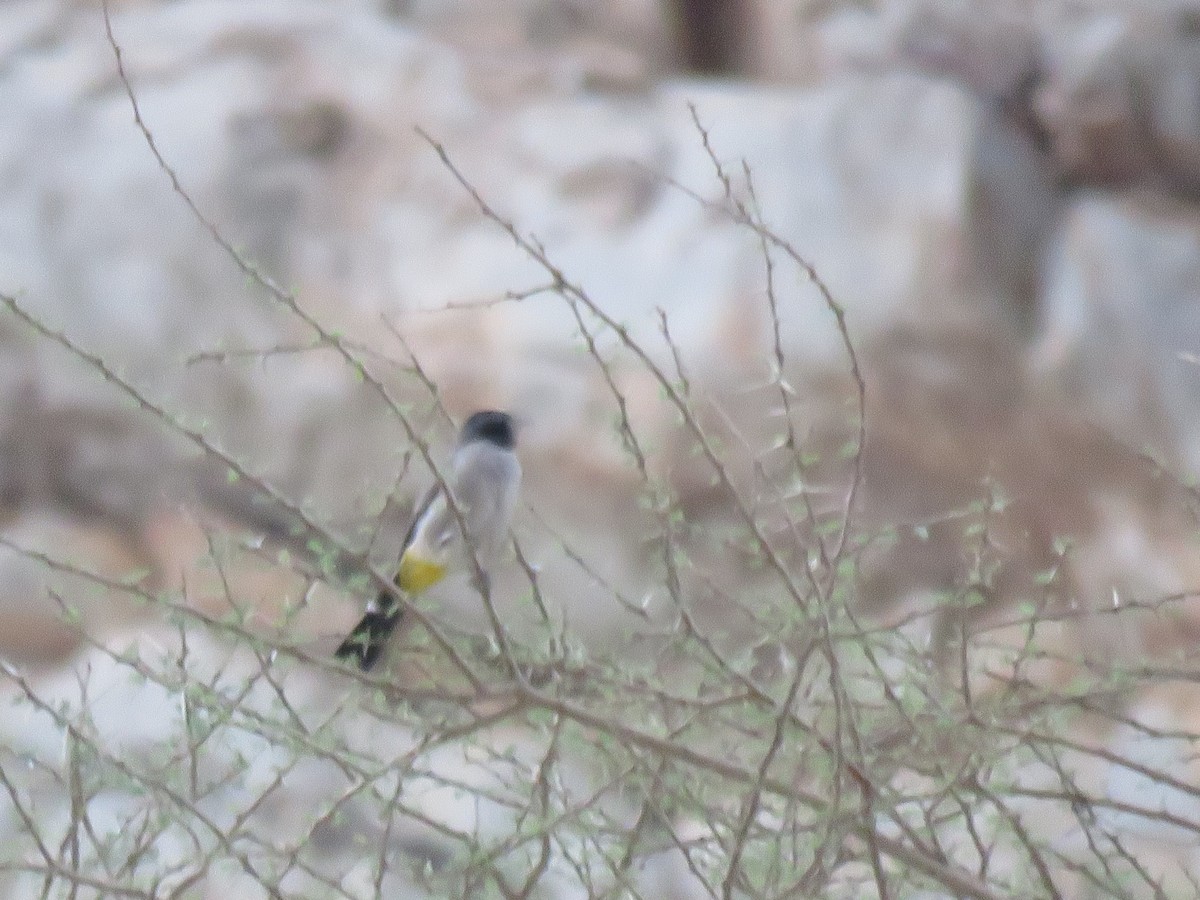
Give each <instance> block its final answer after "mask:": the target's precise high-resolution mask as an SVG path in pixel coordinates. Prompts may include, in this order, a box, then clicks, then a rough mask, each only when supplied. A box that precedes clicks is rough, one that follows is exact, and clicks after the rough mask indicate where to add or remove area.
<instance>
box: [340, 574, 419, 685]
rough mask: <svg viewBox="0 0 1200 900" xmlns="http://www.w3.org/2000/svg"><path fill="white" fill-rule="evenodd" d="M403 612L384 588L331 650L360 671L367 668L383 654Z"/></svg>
mask: <svg viewBox="0 0 1200 900" xmlns="http://www.w3.org/2000/svg"><path fill="white" fill-rule="evenodd" d="M403 614H404V611H403V610H402V609H401V608H400V606H399V604H397V603H396V601H395V600H394V599H392V597H391V595H390V594H388V593H387V592H386V591H384V592H381V593H380V595H379V599H378V600H376V601H375V608H373V609H371V610H369V611H368V612H367V614H366V615H365V616H363V617H362V619H360V620H359V623H358V624H357V625H355V626H354V630H353V631H351V632H350V635H349V637H347V638H346V639H345V640H344V641H342V644H341V646H340V647H338V648H337V650H336V651H334V656H336V657H337V658H338V659H344V660H353V661H354V663H355V664H356V665H357V666H358V667H359V668H360V669H362V670H363V671H364V672H366V671H368V670H369V669H370V668H371V667H372V666H373V665H375V663H376V662H378V661H379V657H380V656H381V655H382V654H383V649H384V647H386V646H387V641H388V638H389V637H391V634H392V632H393V631H395V630H396V626H397V625H399V624H400V619H401V617H402V616H403Z"/></svg>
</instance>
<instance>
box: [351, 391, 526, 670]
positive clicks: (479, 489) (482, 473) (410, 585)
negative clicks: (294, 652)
mask: <svg viewBox="0 0 1200 900" xmlns="http://www.w3.org/2000/svg"><path fill="white" fill-rule="evenodd" d="M515 443H516V442H515V435H514V428H513V420H512V416H510V415H509V414H508V413H504V412H497V411H495V410H483V411H481V412H477V413H474V414H473V415H472V416H471V417H470V418H469V419H467V421H466V423H465V424H464V425H463V427H462V431H461V432H460V433H459V436H458V445H457V446H456V447H455V450H454V456H453V457H452V459H451V470H450V474H449V476H448V477H447V478H446V484H447V486H448V487H449V488H450V491H451V494H452V495H453V497H454V505H455V506H456V507H457V508H458V511H459V512H460V513H461V514H462V521H463V522H464V523H465V525H466V532H467V533H466V535H465V540H464V535H463V533H462V529H460V528H459V522H458V517H457V516H455V514H454V508H453V507H451V505H450V504H449V503H448V502H447V499H446V493H445V491H443V490H442V487H441V485H434V486H433V487H432V488H430V490H429V493H427V494H426V495H425V497H424V499H423V500H422V501H421V503H420V504H418V506H417V510H416V513H415V514H414V516H413V522H412V525H411V526H410V527H409V529H408V534H407V535H405V538H404V550H403V552H402V553H401V555H400V567H399V571H398V572H397V573H396V577H395V584H396V587H398V588H399V589H400V590H401V591H403V592H404V593H405V594H406V595H408V596H410V597H412V596H416V595H417V594H420V593H421V592H422V591H425V590H428V589H429V588H431V587H433V586H434V585H435V584H437V583H438V582H439V581H441V580H442V579H443V578H445V577H446V575H447V574H448V573H449V572H450V571H451V570H452V569H454V568H469V567H470V566H471V562H470V559H471V557H470V551H471V550H472V549H473V550H474V551H475V558H476V559H477V560H478V561H479V564H480V566H481V567H483V568H485V569H486V567H487V565H488V563H490V562H491V561H492V560H493V559H494V557H495V556H496V554H497V553H499V551H500V549H501V547H502V545H503V542H504V539H505V537H506V536H507V535H508V526H509V523H510V522H511V521H512V514H513V509H514V507H515V506H516V503H517V492H518V490H519V489H520V486H521V464H520V462H518V461H517V456H516V454H515V453H514V452H513V448H514V446H515ZM403 612H404V611H403V609H402V607H401V606H400V605H399V604H398V603H396V601H395V600H394V599H393V598H392V597H391V595H389V594H388V592H387V591H381V592H380V593H379V596H378V597H376V598H375V601H374V602H373V603H370V604H368V606H367V613H366V615H365V616H363V617H362V620H361V621H360V622H359V623H358V624H357V625H356V626H354V630H353V631H351V632H350V635H349V637H347V638H346V640H344V641H343V642H342V644H341V646H340V647H338V649H337V651H336V652H335V654H334V655H335V656H336V657H337V658H338V659H345V660H353V661H354V662H355V663H356V664H357V665H358V667H359V668H360V669H362V670H363V671H364V672H366V671H367V670H369V669H370V668H371V667H372V666H373V665H375V663H376V662H377V661H378V660H379V657H380V655H381V654H382V653H383V649H384V647H385V646H386V645H387V640H388V637H389V636H390V635H391V634H392V632H393V631H394V630H395V628H396V626H397V625H398V624H399V623H400V620H401V617H402V616H403Z"/></svg>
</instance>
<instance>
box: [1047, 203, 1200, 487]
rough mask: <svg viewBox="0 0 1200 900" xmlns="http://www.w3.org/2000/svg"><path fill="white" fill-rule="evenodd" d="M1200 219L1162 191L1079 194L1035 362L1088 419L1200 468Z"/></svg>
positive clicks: (1056, 253) (1052, 274)
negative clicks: (1197, 357)
mask: <svg viewBox="0 0 1200 900" xmlns="http://www.w3.org/2000/svg"><path fill="white" fill-rule="evenodd" d="M1198 259H1200V212H1198V211H1197V210H1196V209H1195V208H1193V207H1191V206H1188V205H1185V204H1181V203H1179V202H1177V201H1173V200H1171V199H1169V198H1165V197H1162V196H1161V195H1156V194H1152V193H1141V194H1126V195H1123V196H1118V197H1112V196H1108V195H1104V194H1099V193H1095V192H1092V193H1088V194H1083V195H1080V196H1079V197H1078V198H1077V199H1076V200H1075V201H1073V202H1072V204H1071V205H1070V207H1069V208H1068V210H1067V211H1066V214H1065V217H1064V219H1063V222H1062V224H1061V226H1060V227H1059V229H1058V232H1057V234H1056V237H1055V239H1054V241H1053V242H1052V244H1051V245H1050V249H1049V253H1048V257H1047V262H1046V274H1045V293H1044V301H1043V302H1044V312H1043V317H1044V319H1043V324H1042V330H1041V337H1040V340H1039V345H1038V347H1037V348H1036V349H1035V356H1034V361H1035V364H1036V365H1037V366H1038V367H1039V370H1040V372H1041V373H1042V374H1043V376H1044V377H1049V378H1052V379H1053V380H1054V382H1055V383H1057V384H1059V385H1060V386H1061V389H1062V390H1063V392H1064V395H1065V396H1066V397H1067V398H1068V400H1069V402H1070V403H1072V404H1073V405H1074V406H1075V408H1076V409H1077V410H1078V411H1079V412H1080V414H1082V415H1083V416H1085V417H1086V418H1088V419H1090V420H1092V421H1094V422H1096V423H1098V424H1100V425H1102V426H1103V427H1105V428H1106V429H1108V430H1109V431H1111V432H1112V433H1113V434H1115V435H1117V436H1118V437H1119V439H1120V440H1122V441H1124V442H1125V443H1127V444H1128V445H1129V446H1131V447H1133V448H1136V449H1138V450H1141V449H1144V448H1147V447H1148V448H1179V451H1180V453H1181V455H1182V459H1183V461H1184V463H1185V464H1186V466H1187V468H1188V469H1189V470H1192V471H1195V469H1196V467H1197V466H1198V465H1200V431H1198V429H1197V426H1196V422H1197V416H1198V414H1200V370H1198V369H1197V368H1196V365H1195V364H1194V363H1193V362H1189V360H1191V359H1192V355H1194V354H1196V353H1197V352H1198V350H1200V313H1198V312H1197V303H1196V301H1197V290H1198V289H1200V288H1198V286H1200V263H1198V262H1197V260H1198Z"/></svg>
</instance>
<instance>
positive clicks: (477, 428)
mask: <svg viewBox="0 0 1200 900" xmlns="http://www.w3.org/2000/svg"><path fill="white" fill-rule="evenodd" d="M471 441H487V442H488V443H489V444H495V445H496V446H497V447H503V448H504V449H505V450H511V449H512V448H513V444H514V443H516V437H515V435H514V430H513V420H512V416H510V415H509V414H508V413H506V412H497V411H496V410H493V409H485V410H483V411H482V412H477V413H474V414H473V415H472V416H471V418H469V419H467V421H466V423H465V424H464V425H463V427H462V433H461V434H460V435H459V438H458V442H459V443H460V444H467V443H470V442H471Z"/></svg>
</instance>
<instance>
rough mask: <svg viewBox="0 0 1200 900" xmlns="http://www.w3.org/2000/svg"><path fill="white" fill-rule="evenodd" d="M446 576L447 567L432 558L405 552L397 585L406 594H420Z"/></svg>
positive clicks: (397, 574)
mask: <svg viewBox="0 0 1200 900" xmlns="http://www.w3.org/2000/svg"><path fill="white" fill-rule="evenodd" d="M445 577H446V567H445V566H444V565H442V564H441V563H438V562H434V561H433V560H432V559H428V558H424V557H420V556H417V555H415V554H414V553H411V552H409V553H405V554H404V556H403V557H401V559H400V571H399V572H397V573H396V587H398V588H400V590H402V591H404V593H406V594H419V593H421V591H424V590H428V589H429V588H431V587H433V586H434V585H435V584H437V583H438V582H439V581H441V580H442V579H443V578H445Z"/></svg>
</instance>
